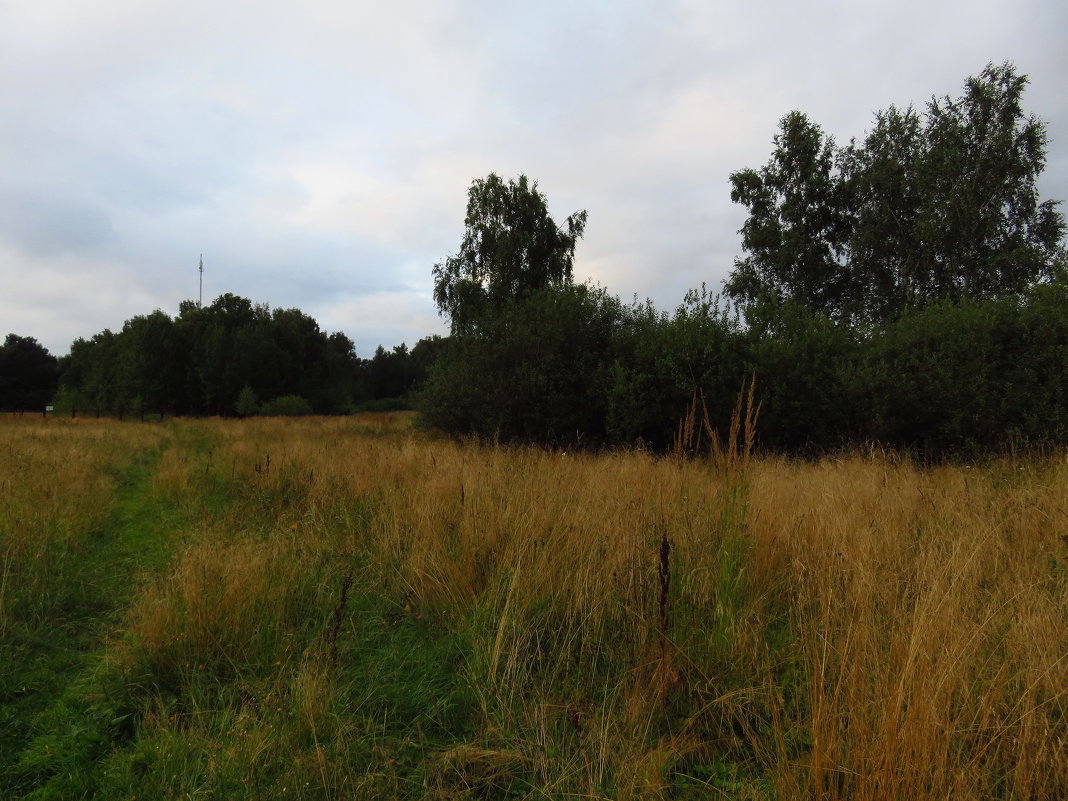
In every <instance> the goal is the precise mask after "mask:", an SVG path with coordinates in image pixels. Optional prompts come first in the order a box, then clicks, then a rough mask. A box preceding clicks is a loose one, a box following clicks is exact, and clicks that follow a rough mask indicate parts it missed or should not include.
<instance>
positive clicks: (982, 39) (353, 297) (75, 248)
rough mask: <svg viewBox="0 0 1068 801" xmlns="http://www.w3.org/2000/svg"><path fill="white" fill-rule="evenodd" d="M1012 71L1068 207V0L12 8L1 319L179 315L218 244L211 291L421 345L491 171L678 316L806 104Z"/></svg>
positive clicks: (837, 122) (605, 266)
mask: <svg viewBox="0 0 1068 801" xmlns="http://www.w3.org/2000/svg"><path fill="white" fill-rule="evenodd" d="M1004 61H1011V62H1013V63H1014V64H1015V65H1016V67H1017V70H1018V71H1019V72H1021V73H1023V74H1026V75H1028V76H1029V77H1030V84H1029V87H1028V90H1027V92H1026V93H1025V96H1024V107H1025V110H1026V111H1027V112H1028V113H1032V114H1035V115H1037V116H1038V117H1039V118H1041V119H1042V120H1043V121H1045V123H1046V125H1047V132H1048V135H1049V137H1050V143H1049V147H1048V151H1047V167H1046V171H1045V173H1044V175H1043V178H1042V181H1041V183H1040V187H1041V193H1042V197H1043V199H1068V103H1066V97H1068V95H1066V94H1065V86H1066V85H1068V3H1065V2H1064V0H1011V2H1009V0H967V2H958V1H957V0H952V2H938V0H923V2H914V1H913V0H897V1H896V2H884V1H883V0H872V1H871V2H865V0H852V2H848V3H845V2H829V1H828V0H808V2H804V3H802V2H798V1H797V0H792V1H791V0H737V1H735V0H723V1H722V2H721V1H719V0H716V1H713V0H705V1H704V2H700V1H698V0H657V1H656V2H652V0H648V1H646V2H638V1H637V0H613V1H612V2H608V1H607V0H604V1H601V0H589V1H587V2H583V1H582V0H569V2H560V1H558V0H541V2H539V3H531V2H511V0H493V1H491V0H434V2H429V1H428V2H414V0H390V2H375V3H370V2H365V1H364V0H345V1H344V2H342V1H340V0H300V2H283V1H282V0H259V1H257V2H251V0H207V1H206V2H205V1H202V0H182V2H173V0H167V2H155V0H97V2H94V3H86V2H84V1H83V0H0V336H3V335H4V334H6V333H9V332H10V333H16V334H18V335H20V336H32V337H34V338H36V339H37V340H38V341H39V342H41V343H42V344H43V345H45V347H47V348H48V349H49V350H50V351H51V352H52V353H53V354H55V355H62V354H64V353H66V352H67V351H68V349H69V347H70V343H71V342H72V341H73V340H74V339H75V338H77V337H84V338H89V337H91V336H93V335H94V334H95V333H97V332H99V331H101V330H103V329H105V328H110V329H112V330H118V329H121V328H122V325H123V322H124V321H125V320H127V319H129V318H130V317H133V316H135V315H138V314H147V313H150V312H151V311H153V310H154V309H157V308H158V309H162V310H163V311H165V312H167V313H168V314H171V315H175V314H177V311H178V304H179V302H180V301H182V300H197V299H198V296H199V286H198V280H199V278H200V276H199V273H198V262H199V259H200V256H201V254H203V263H204V274H203V297H204V302H205V303H208V302H210V301H211V300H213V299H214V298H215V297H217V296H218V295H221V294H223V293H225V292H230V293H234V294H237V295H241V296H243V297H247V298H250V299H252V300H253V301H254V302H256V303H265V304H268V305H269V306H271V307H272V308H278V307H282V308H291V307H296V308H299V309H301V310H302V311H304V312H306V313H308V314H310V315H312V316H313V317H315V318H316V320H318V322H319V324H320V326H321V327H322V328H323V329H324V330H326V331H329V332H334V331H343V332H344V333H346V334H347V335H348V336H349V337H351V338H352V339H353V340H354V341H355V342H356V348H357V351H358V352H359V353H360V355H362V356H369V355H370V354H371V353H373V351H374V349H375V347H376V346H377V345H379V344H383V345H385V346H386V347H387V348H388V347H391V346H393V345H396V344H399V343H401V342H406V343H407V344H408V345H409V346H411V345H413V344H414V343H415V342H416V341H417V340H418V339H420V338H421V337H424V336H427V335H429V334H435V333H445V332H446V331H447V323H446V321H444V320H442V319H441V318H440V317H439V316H438V314H437V311H436V309H435V307H434V303H433V298H432V290H433V278H432V274H431V270H432V268H433V266H434V264H435V263H437V262H440V261H442V260H443V259H444V258H446V257H447V256H449V255H451V254H453V253H455V252H456V250H457V249H458V248H459V245H460V242H461V239H462V236H463V219H464V212H465V208H466V203H467V190H468V187H469V186H470V184H471V182H472V180H474V179H476V178H480V177H485V176H486V175H487V174H489V173H490V172H496V173H497V174H499V175H501V176H503V177H505V178H513V177H517V176H518V175H520V174H526V175H528V176H529V177H530V178H531V179H532V180H536V181H537V182H538V188H539V190H540V191H541V192H543V193H544V194H545V196H546V198H547V199H548V203H549V208H550V211H551V213H552V214H553V216H554V217H555V218H556V219H557V220H558V221H561V222H562V221H563V219H564V218H565V217H566V216H567V215H568V214H570V213H572V212H574V211H577V210H580V209H585V210H587V211H588V213H589V223H588V225H587V229H586V235H585V238H584V239H583V240H582V241H581V242H580V243H579V246H578V249H577V252H576V259H575V278H576V280H578V281H587V280H589V281H592V282H594V283H597V284H599V285H601V286H604V287H605V288H606V289H607V290H608V291H609V292H611V293H612V294H614V295H618V296H620V297H621V298H622V299H623V300H624V301H629V300H631V299H632V297H634V296H637V297H638V298H639V299H641V300H644V299H646V298H650V299H652V300H653V302H654V303H655V304H656V305H657V306H658V307H659V308H664V309H669V310H670V309H673V308H674V307H675V306H677V305H678V304H679V303H680V302H681V300H682V298H683V296H684V294H685V293H686V291H687V290H688V289H692V288H696V287H699V286H700V285H701V284H702V283H704V284H706V285H707V286H708V287H709V288H710V289H712V290H714V291H718V289H719V288H720V286H721V284H722V281H723V279H724V278H725V277H726V276H727V274H728V272H729V271H730V270H731V268H732V266H733V262H734V259H735V258H737V257H738V256H740V255H741V240H740V236H739V235H738V229H739V228H740V227H741V225H742V223H743V222H744V219H745V210H744V209H743V208H742V207H740V206H737V205H735V204H732V203H731V200H730V185H729V180H728V178H729V175H730V173H731V172H733V171H735V170H739V169H742V168H745V167H754V168H757V167H760V166H761V165H763V164H764V163H765V162H766V161H767V160H768V158H769V156H770V153H771V149H772V143H771V139H772V137H773V136H774V134H775V131H776V126H777V123H778V121H779V119H781V118H782V117H783V116H784V115H785V114H786V113H787V112H789V111H791V110H793V109H799V110H801V111H803V112H805V113H806V114H807V115H808V116H809V117H810V118H811V119H812V120H813V121H815V122H817V123H818V124H819V125H820V126H821V127H822V128H823V129H824V131H825V132H826V133H828V134H830V135H832V136H834V137H835V138H836V140H837V141H838V142H840V143H842V142H847V141H848V140H849V139H850V138H852V137H856V138H858V139H859V138H861V137H863V135H864V133H865V132H866V131H867V130H868V129H869V128H870V127H871V123H872V120H873V117H874V113H875V112H876V111H877V110H879V109H883V108H886V107H888V106H890V105H891V104H895V105H897V106H907V105H909V104H910V103H911V104H914V105H915V106H916V107H917V108H922V107H923V106H924V105H925V104H926V102H927V101H928V100H929V99H930V98H931V97H932V96H945V95H949V96H952V97H957V96H959V95H960V94H961V90H962V87H963V84H964V81H965V79H966V78H967V77H968V76H971V75H977V74H979V72H981V71H982V69H983V67H984V66H985V65H986V64H987V63H989V62H994V63H1001V62H1004ZM1066 211H1068V210H1066Z"/></svg>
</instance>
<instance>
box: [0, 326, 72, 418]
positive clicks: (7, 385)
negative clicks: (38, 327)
mask: <svg viewBox="0 0 1068 801" xmlns="http://www.w3.org/2000/svg"><path fill="white" fill-rule="evenodd" d="M57 376H58V370H57V367H56V357H55V356H53V355H52V354H50V353H49V352H48V349H47V348H45V347H44V346H43V345H41V344H40V343H38V342H37V340H36V339H34V338H33V337H20V336H16V335H15V334H8V335H7V339H5V340H4V344H3V346H0V409H13V410H15V409H17V410H23V409H25V410H35V411H43V410H44V407H45V405H46V404H48V402H49V401H51V400H52V396H53V395H55V393H56V383H57Z"/></svg>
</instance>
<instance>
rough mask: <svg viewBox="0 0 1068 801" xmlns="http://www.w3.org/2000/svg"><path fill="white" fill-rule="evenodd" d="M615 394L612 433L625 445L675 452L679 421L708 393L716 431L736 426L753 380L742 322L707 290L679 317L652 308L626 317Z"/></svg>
mask: <svg viewBox="0 0 1068 801" xmlns="http://www.w3.org/2000/svg"><path fill="white" fill-rule="evenodd" d="M618 343H619V344H618V347H617V351H616V358H615V361H614V363H613V367H612V381H611V386H610V389H609V393H610V394H609V411H608V420H607V427H608V431H609V434H610V438H611V440H612V441H613V442H615V443H618V444H624V445H629V444H633V443H635V442H641V443H643V444H645V445H647V446H651V447H654V448H659V449H662V448H668V447H670V446H671V444H672V438H673V437H674V435H675V430H676V427H677V426H678V422H679V420H680V419H681V418H682V416H683V415H684V414H685V412H686V409H687V408H688V406H689V404H690V402H691V400H692V399H693V397H694V394H695V393H700V394H701V395H702V396H703V397H704V400H705V405H706V407H707V409H708V411H709V414H710V416H711V418H712V419H713V421H714V423H715V424H716V425H718V426H723V425H725V424H726V423H727V422H729V420H730V413H731V409H732V408H733V406H734V400H735V397H736V396H737V393H738V388H739V386H740V385H741V381H742V379H743V377H744V376H745V369H746V368H745V365H744V352H743V350H742V345H743V340H742V338H741V330H740V325H739V321H738V319H737V317H736V316H734V315H732V314H731V312H730V310H729V309H728V308H725V307H723V306H722V305H721V303H720V299H719V298H718V297H716V296H713V295H711V294H710V293H709V292H708V291H707V290H706V289H704V287H702V289H701V290H700V291H696V290H695V291H692V292H690V293H688V294H687V296H686V298H685V300H684V301H683V303H682V304H681V305H680V306H679V307H678V308H677V309H676V310H675V314H674V315H673V316H672V317H670V318H669V317H668V316H667V315H666V314H663V313H658V312H657V311H656V310H655V309H654V308H653V307H652V305H651V304H650V303H645V304H635V305H633V306H631V307H630V308H629V309H626V310H625V316H624V319H623V321H622V326H621V334H620V336H619V337H618Z"/></svg>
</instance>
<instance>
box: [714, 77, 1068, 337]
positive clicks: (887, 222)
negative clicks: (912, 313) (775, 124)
mask: <svg viewBox="0 0 1068 801" xmlns="http://www.w3.org/2000/svg"><path fill="white" fill-rule="evenodd" d="M1026 84H1027V78H1026V76H1020V75H1017V74H1016V73H1015V70H1014V68H1013V66H1012V65H1011V64H1008V63H1006V64H1003V65H1001V66H993V65H988V66H987V67H986V68H985V69H984V70H983V72H982V73H981V74H980V75H979V77H975V78H969V79H968V81H967V82H966V84H965V89H964V93H963V95H962V96H961V97H960V98H958V99H955V100H954V99H951V98H948V97H946V98H941V99H939V98H934V99H932V100H931V102H930V103H929V104H928V105H927V110H926V113H925V114H924V115H922V116H921V115H920V114H919V113H917V112H916V111H914V110H913V109H912V108H911V107H910V108H908V109H905V110H904V111H902V110H899V109H897V108H895V107H891V108H890V109H889V110H886V111H881V112H878V114H877V115H876V121H875V125H874V127H873V129H872V131H871V132H870V133H869V134H867V136H866V137H865V139H864V141H863V142H862V143H857V142H851V143H850V145H849V146H848V147H845V148H837V147H835V145H834V142H833V140H832V139H830V138H828V137H826V136H824V135H823V133H822V131H821V130H820V129H819V127H818V126H816V125H814V124H812V123H811V122H809V121H808V120H807V118H805V116H804V115H803V114H801V113H800V112H791V113H790V114H788V115H787V116H786V117H784V118H783V120H782V122H781V123H780V133H779V134H778V135H777V136H776V137H775V138H774V144H775V151H774V152H773V154H772V158H771V160H770V161H769V162H768V164H767V165H765V166H764V167H763V168H762V169H760V170H759V171H757V170H752V169H745V170H741V171H739V172H736V173H734V174H732V175H731V184H732V191H731V197H732V199H733V200H734V201H735V202H738V203H741V204H743V205H745V206H746V207H747V208H748V209H749V218H748V220H747V221H746V222H745V224H744V225H743V227H742V230H741V233H742V245H743V247H744V248H745V250H746V251H747V253H748V256H747V257H746V258H744V259H739V260H738V261H737V262H736V264H735V269H734V272H733V273H732V274H731V276H730V278H729V279H728V281H727V284H726V293H727V294H728V295H730V296H732V297H733V298H735V299H736V300H738V301H741V302H743V303H744V304H746V305H748V306H753V305H755V304H759V303H765V304H766V303H768V302H771V303H773V304H783V303H786V302H789V301H794V302H798V303H801V304H802V305H804V306H806V307H808V308H809V309H811V310H812V311H815V312H819V313H822V314H825V315H827V316H828V317H830V318H832V319H834V320H838V321H845V322H851V323H864V324H885V323H887V322H889V321H891V320H894V319H896V318H897V317H898V316H900V315H901V314H902V313H904V312H905V311H906V310H908V309H914V308H920V307H922V306H925V305H928V304H931V303H935V302H938V301H940V300H950V301H953V302H959V301H961V300H963V299H966V298H970V299H977V300H978V299H993V298H999V297H1020V296H1021V295H1022V294H1023V293H1024V292H1026V291H1027V290H1028V289H1029V288H1031V287H1033V286H1035V285H1036V284H1037V283H1039V282H1041V281H1048V280H1052V278H1053V277H1054V275H1055V274H1056V272H1057V266H1056V265H1057V261H1058V257H1059V256H1058V254H1059V252H1060V249H1061V240H1062V238H1063V237H1064V233H1065V223H1064V218H1063V216H1062V215H1061V214H1060V213H1059V212H1058V211H1057V202H1054V201H1044V202H1040V201H1039V196H1038V190H1037V180H1038V176H1039V175H1040V174H1041V172H1042V169H1043V168H1044V166H1045V147H1046V141H1047V137H1046V132H1045V125H1044V124H1043V123H1042V122H1041V121H1039V120H1038V119H1037V118H1035V117H1034V116H1026V115H1025V114H1024V112H1023V108H1022V105H1021V99H1022V94H1023V90H1024V88H1025V87H1026Z"/></svg>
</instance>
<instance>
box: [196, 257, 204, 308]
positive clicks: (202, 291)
mask: <svg viewBox="0 0 1068 801" xmlns="http://www.w3.org/2000/svg"><path fill="white" fill-rule="evenodd" d="M197 308H198V309H203V308H204V254H203V253H201V254H200V300H198V301H197Z"/></svg>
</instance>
